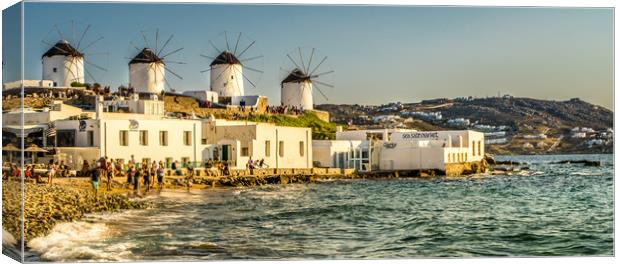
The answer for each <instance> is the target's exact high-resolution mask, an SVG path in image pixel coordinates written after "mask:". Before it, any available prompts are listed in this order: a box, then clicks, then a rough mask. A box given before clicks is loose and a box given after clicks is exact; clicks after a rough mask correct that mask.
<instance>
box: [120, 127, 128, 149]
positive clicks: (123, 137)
mask: <svg viewBox="0 0 620 264" xmlns="http://www.w3.org/2000/svg"><path fill="white" fill-rule="evenodd" d="M118 141H120V143H121V146H129V132H128V131H127V130H121V131H119V139H118Z"/></svg>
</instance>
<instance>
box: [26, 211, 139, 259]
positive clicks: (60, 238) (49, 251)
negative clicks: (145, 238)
mask: <svg viewBox="0 0 620 264" xmlns="http://www.w3.org/2000/svg"><path fill="white" fill-rule="evenodd" d="M114 233H115V232H114V231H112V230H110V229H109V228H108V227H107V226H106V225H105V224H103V223H89V222H84V221H76V222H70V223H60V224H57V225H56V226H54V228H53V229H52V231H51V232H50V233H49V234H48V235H46V236H43V237H37V238H34V239H32V240H30V241H29V242H28V248H29V249H30V250H31V251H33V252H36V253H38V254H40V257H41V258H42V259H45V260H50V261H65V260H89V261H126V260H128V259H129V256H131V251H129V249H130V248H132V247H133V246H135V245H133V244H131V243H118V244H112V245H110V246H108V247H103V248H102V247H100V244H99V243H101V241H104V240H105V239H107V238H110V237H112V236H113V235H114Z"/></svg>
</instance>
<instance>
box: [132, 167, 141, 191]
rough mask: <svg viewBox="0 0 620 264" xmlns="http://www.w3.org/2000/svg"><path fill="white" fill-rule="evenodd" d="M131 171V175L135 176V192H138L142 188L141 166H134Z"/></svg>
mask: <svg viewBox="0 0 620 264" xmlns="http://www.w3.org/2000/svg"><path fill="white" fill-rule="evenodd" d="M131 172H132V173H131V176H133V192H134V193H138V188H140V168H139V167H138V166H134V167H132V170H131Z"/></svg>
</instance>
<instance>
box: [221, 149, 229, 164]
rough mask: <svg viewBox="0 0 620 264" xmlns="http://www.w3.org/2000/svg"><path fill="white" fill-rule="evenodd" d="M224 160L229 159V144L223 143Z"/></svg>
mask: <svg viewBox="0 0 620 264" xmlns="http://www.w3.org/2000/svg"><path fill="white" fill-rule="evenodd" d="M222 161H228V145H222Z"/></svg>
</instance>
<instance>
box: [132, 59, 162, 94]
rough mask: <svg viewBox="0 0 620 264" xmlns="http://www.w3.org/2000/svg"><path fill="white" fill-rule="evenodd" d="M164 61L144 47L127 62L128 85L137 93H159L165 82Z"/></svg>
mask: <svg viewBox="0 0 620 264" xmlns="http://www.w3.org/2000/svg"><path fill="white" fill-rule="evenodd" d="M165 67H166V65H165V64H164V61H163V60H162V59H161V58H159V57H158V56H157V55H156V54H155V53H154V52H153V51H152V50H151V49H149V48H144V49H142V51H140V53H138V55H136V56H135V57H134V58H133V59H132V60H131V61H130V62H129V86H131V87H133V88H134V89H135V91H136V92H139V93H157V94H158V93H161V92H162V91H163V90H164V84H165V80H164V78H165Z"/></svg>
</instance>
